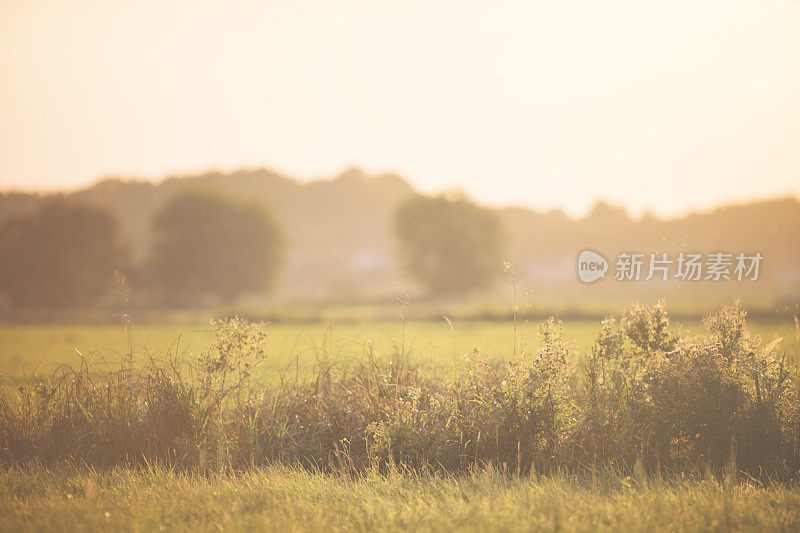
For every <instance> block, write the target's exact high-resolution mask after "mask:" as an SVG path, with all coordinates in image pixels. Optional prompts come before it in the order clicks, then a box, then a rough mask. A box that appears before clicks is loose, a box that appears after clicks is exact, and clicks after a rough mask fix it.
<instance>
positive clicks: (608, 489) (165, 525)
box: [0, 466, 800, 531]
mask: <svg viewBox="0 0 800 533" xmlns="http://www.w3.org/2000/svg"><path fill="white" fill-rule="evenodd" d="M798 528H800V489H798V488H797V487H794V488H792V487H787V486H783V485H778V484H770V485H762V484H758V483H755V482H739V483H735V484H732V483H727V484H726V483H725V482H718V481H715V480H709V479H706V480H701V479H696V480H683V481H681V480H675V481H672V482H667V481H662V480H659V479H650V480H636V479H631V478H626V477H620V476H615V475H598V476H597V477H595V478H594V479H592V478H591V477H587V478H570V477H566V476H550V477H547V478H538V479H535V478H534V479H532V478H528V477H521V478H516V477H515V476H504V475H502V474H499V473H498V472H496V471H494V470H480V471H475V472H473V473H472V474H467V475H461V476H432V475H425V474H417V475H414V474H401V473H398V472H393V473H389V474H388V475H382V474H377V473H370V472H367V473H365V474H363V475H361V476H358V477H356V478H349V477H345V476H335V475H323V474H315V473H311V472H308V471H303V470H293V469H283V468H267V469H259V470H252V471H248V472H246V473H244V474H241V475H237V476H229V475H211V476H202V477H201V476H187V475H181V474H175V473H172V472H169V471H166V470H161V469H157V468H154V469H151V470H145V471H133V470H123V469H116V470H113V471H110V472H98V471H91V470H88V471H87V470H86V469H85V468H78V469H76V468H74V467H66V466H65V467H63V468H60V469H57V470H44V469H41V468H33V469H27V470H25V471H8V470H6V471H0V530H2V531H18V530H22V529H25V530H41V531H56V530H58V531H72V530H87V531H89V530H91V531H98V530H121V531H165V530H166V531H386V530H389V531H391V530H411V531H453V530H462V531H733V530H744V531H796V530H797V529H798Z"/></svg>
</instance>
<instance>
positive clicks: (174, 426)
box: [0, 303, 800, 479]
mask: <svg viewBox="0 0 800 533" xmlns="http://www.w3.org/2000/svg"><path fill="white" fill-rule="evenodd" d="M702 326H703V327H702V328H701V331H702V333H701V334H699V335H696V336H689V335H685V334H683V333H682V332H681V331H679V330H677V329H675V328H673V326H672V325H671V323H670V320H669V316H668V314H667V312H666V310H665V308H664V305H663V303H659V304H657V305H655V306H650V307H647V306H641V305H633V306H630V307H628V308H627V309H626V310H625V312H624V313H623V314H622V316H620V317H609V318H608V319H606V320H605V321H604V322H603V323H602V325H601V328H600V331H599V332H598V335H597V338H596V341H595V343H594V346H593V347H592V349H591V351H590V352H589V353H586V354H576V353H575V349H574V347H573V346H572V344H571V343H570V342H568V341H567V340H566V339H565V338H564V335H563V325H562V324H561V322H560V321H558V320H557V319H555V318H551V319H549V320H547V321H546V322H544V323H543V324H542V325H541V327H540V332H539V335H540V346H541V347H540V349H539V350H538V351H537V352H536V353H525V351H524V350H521V351H520V353H517V354H516V356H515V357H513V358H511V359H510V360H490V359H488V358H485V357H482V356H481V355H480V354H473V355H472V356H470V358H469V362H468V363H469V364H468V365H467V366H466V368H467V370H466V371H462V372H460V373H458V372H456V371H455V370H454V375H453V376H445V377H442V376H436V375H435V374H432V373H430V372H426V371H425V369H423V368H422V367H420V366H413V365H411V364H409V361H408V354H407V353H405V348H404V346H405V343H403V344H401V345H400V347H399V348H398V349H397V350H396V353H395V354H394V356H393V357H392V360H391V362H384V361H382V360H379V359H378V358H377V357H376V356H375V354H374V353H373V351H372V350H371V348H370V346H369V345H365V346H364V347H363V350H364V354H363V357H361V358H360V360H358V361H355V362H350V363H343V362H338V363H337V362H335V361H334V362H331V361H325V362H324V363H323V362H322V361H321V363H320V364H319V365H318V366H317V368H316V369H315V371H314V372H313V373H312V374H311V375H308V376H302V375H300V373H299V372H293V371H288V372H286V374H285V375H283V376H282V378H281V381H280V383H279V384H277V385H274V386H267V385H265V384H263V383H259V382H258V380H257V379H255V378H254V373H253V372H254V369H255V367H256V366H257V365H258V363H259V361H261V360H263V358H265V357H268V349H267V348H268V330H267V329H266V327H265V326H264V325H262V324H253V323H248V322H246V321H245V320H243V319H241V318H235V319H232V320H227V321H221V322H217V323H214V330H215V333H216V338H215V341H214V342H213V344H212V345H211V346H210V347H209V349H208V350H207V352H206V353H204V354H203V355H202V356H201V357H199V358H198V359H197V360H195V361H183V362H181V361H176V360H175V359H174V358H172V357H164V358H161V359H154V358H146V359H144V360H139V361H135V360H128V361H126V363H125V364H123V365H122V367H121V368H120V369H117V370H111V369H108V368H106V369H103V370H98V369H96V368H93V367H90V366H89V365H88V364H83V365H80V366H78V367H76V368H72V367H63V368H61V369H59V370H58V371H57V372H56V373H55V374H54V375H52V376H51V377H50V378H48V379H41V380H39V381H37V382H36V383H25V384H21V385H20V386H19V387H18V389H17V390H16V393H14V394H8V393H5V394H3V395H2V396H0V464H7V465H20V464H25V463H30V462H36V463H44V464H50V463H58V462H64V461H78V462H85V463H88V464H90V465H93V466H108V465H129V466H130V465H154V464H158V465H163V466H168V467H171V468H178V469H183V470H192V471H201V472H203V471H218V472H219V471H223V472H224V471H233V470H242V469H247V468H249V467H253V466H261V465H269V464H286V465H293V466H302V467H308V468H312V469H321V470H323V471H337V472H340V473H344V474H353V473H356V472H363V471H366V470H367V469H379V470H380V469H392V468H403V469H408V470H420V471H430V470H432V471H450V472H457V471H468V470H469V469H471V468H473V467H475V466H476V465H477V466H483V465H487V464H491V465H494V467H495V468H497V469H499V470H501V471H505V472H508V473H517V474H530V473H543V474H547V473H553V472H564V471H574V470H582V471H592V470H593V469H596V468H614V469H618V470H621V471H623V472H624V471H627V472H629V473H632V474H635V475H648V474H661V473H687V472H688V473H693V472H699V473H702V472H705V473H709V472H711V473H715V474H718V475H720V476H726V475H727V476H736V475H738V474H740V473H746V474H748V475H750V476H755V477H770V478H779V479H795V478H797V476H798V469H799V468H800V397H798V391H799V390H800V381H799V379H800V378H799V376H800V373H799V372H798V369H797V367H796V366H790V365H789V364H788V363H787V361H786V358H785V354H783V353H782V352H781V351H780V350H779V347H778V345H777V343H771V344H767V345H765V344H764V343H762V342H761V341H760V339H758V338H755V337H753V336H752V335H750V333H749V332H748V330H747V325H746V312H745V311H744V309H742V307H741V306H740V305H739V304H735V305H732V306H726V307H723V308H721V309H720V310H718V311H717V312H716V313H713V314H711V315H709V316H708V317H706V318H705V319H704V321H703V324H702ZM515 346H516V343H515Z"/></svg>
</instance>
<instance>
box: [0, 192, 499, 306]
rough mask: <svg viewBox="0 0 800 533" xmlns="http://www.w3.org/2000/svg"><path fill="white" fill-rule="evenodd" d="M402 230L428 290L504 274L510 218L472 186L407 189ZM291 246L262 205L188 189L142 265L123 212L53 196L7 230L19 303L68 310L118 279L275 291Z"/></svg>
mask: <svg viewBox="0 0 800 533" xmlns="http://www.w3.org/2000/svg"><path fill="white" fill-rule="evenodd" d="M364 223H365V224H368V223H369V221H368V220H365V221H364ZM393 231H394V235H395V237H396V255H397V260H398V261H399V263H400V264H401V265H402V266H403V269H404V271H405V273H406V274H407V275H408V276H409V277H410V278H411V279H413V280H414V281H415V282H417V283H419V285H420V286H421V287H422V288H423V289H424V290H425V291H426V292H427V293H428V294H429V295H434V296H435V295H462V294H464V293H466V292H469V291H472V290H475V289H480V288H485V287H487V286H488V285H490V284H491V283H492V281H493V280H494V279H495V277H496V276H497V274H499V272H500V271H501V259H502V255H503V250H504V243H505V239H504V232H503V230H502V227H501V223H500V220H499V218H498V216H497V215H496V213H495V212H494V211H492V210H490V209H487V208H484V207H482V206H479V205H476V204H475V203H474V202H472V201H471V200H470V199H469V198H467V197H466V196H464V195H461V194H441V195H437V196H424V195H420V194H414V195H412V196H410V197H408V198H407V199H406V200H404V201H402V202H401V203H400V204H399V205H398V206H397V207H396V209H395V211H394V214H393ZM289 245H290V243H287V240H286V238H285V237H284V231H283V229H282V228H281V226H280V225H279V224H278V223H277V222H276V221H275V219H274V218H273V216H272V215H271V214H270V212H269V210H268V209H267V208H266V207H264V206H263V205H261V204H259V203H257V202H252V201H247V200H243V199H239V198H235V197H232V196H227V195H224V194H219V193H214V192H210V191H200V190H187V191H183V192H179V193H177V194H176V195H174V196H172V197H170V198H169V199H167V200H166V201H165V202H164V204H163V205H161V206H160V208H159V209H157V210H156V211H155V213H154V214H153V216H152V217H151V220H150V243H149V253H148V255H147V258H146V259H145V260H144V261H141V262H139V263H136V262H134V261H132V259H131V253H130V250H129V247H128V246H127V244H126V243H125V242H124V240H123V239H122V237H121V234H120V225H119V222H118V220H117V218H116V216H115V214H114V213H112V212H111V211H109V210H108V209H105V208H101V207H98V206H95V205H92V204H88V203H83V202H80V201H77V200H72V199H67V198H64V197H57V198H50V199H46V200H44V201H43V202H42V203H41V205H40V206H39V208H38V210H37V211H36V212H34V213H33V214H30V215H24V216H17V217H12V218H9V219H8V220H6V222H5V223H4V224H3V225H2V227H0V297H3V298H5V299H6V301H7V302H8V304H10V306H11V307H13V308H16V309H22V308H48V309H66V308H75V307H87V306H91V305H94V304H96V303H97V302H98V301H99V300H101V299H102V298H103V297H106V296H107V295H108V294H109V292H110V291H111V290H112V289H114V288H116V289H118V290H119V291H120V292H121V294H122V296H123V297H125V298H127V296H128V294H129V292H130V290H131V285H133V289H134V290H136V291H137V292H140V291H141V292H144V293H146V294H148V295H149V297H150V298H151V300H152V301H153V302H154V303H157V304H159V305H166V306H183V305H197V304H202V303H203V302H207V301H218V302H224V303H231V302H233V301H235V300H236V298H237V297H238V296H240V295H242V294H243V293H248V292H257V291H258V292H268V291H269V290H270V289H273V288H274V287H275V286H276V283H277V280H278V274H279V272H280V270H281V268H283V267H284V266H285V263H286V261H285V257H286V249H287V246H289Z"/></svg>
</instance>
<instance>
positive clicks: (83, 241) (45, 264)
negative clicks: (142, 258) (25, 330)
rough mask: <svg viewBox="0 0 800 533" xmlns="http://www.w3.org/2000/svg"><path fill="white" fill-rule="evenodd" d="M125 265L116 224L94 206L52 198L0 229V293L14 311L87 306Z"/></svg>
mask: <svg viewBox="0 0 800 533" xmlns="http://www.w3.org/2000/svg"><path fill="white" fill-rule="evenodd" d="M126 264H127V252H126V249H125V247H123V246H122V245H121V243H120V241H119V236H118V229H117V220H116V218H115V217H114V215H113V214H112V213H111V212H110V211H107V210H105V209H102V208H99V207H95V206H91V205H88V204H82V203H78V202H76V201H71V200H65V199H63V198H56V199H53V200H48V201H46V202H45V203H43V204H42V205H41V207H40V208H39V209H38V211H36V213H34V214H32V215H28V216H20V217H15V218H11V219H9V220H7V221H6V223H5V224H3V226H2V228H1V229H0V292H2V293H4V294H5V295H6V296H7V297H8V298H9V300H10V301H11V303H12V305H14V306H15V307H67V306H85V305H87V304H91V303H93V302H95V301H96V300H97V299H98V298H99V297H100V296H101V295H102V294H103V293H104V292H105V291H107V290H108V289H109V288H111V286H112V284H113V279H114V272H115V270H118V269H122V268H124V267H125V266H126Z"/></svg>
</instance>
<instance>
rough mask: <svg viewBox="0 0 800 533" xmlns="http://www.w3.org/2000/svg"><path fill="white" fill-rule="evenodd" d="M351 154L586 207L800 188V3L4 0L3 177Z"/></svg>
mask: <svg viewBox="0 0 800 533" xmlns="http://www.w3.org/2000/svg"><path fill="white" fill-rule="evenodd" d="M350 165H358V166H361V167H363V168H365V169H366V170H368V171H371V172H380V171H393V172H397V173H399V174H401V175H403V176H405V177H406V178H408V179H409V180H411V181H412V182H413V183H414V184H415V185H416V186H417V187H419V188H421V189H423V190H426V191H435V190H440V189H443V188H452V187H461V188H463V189H464V190H466V191H467V192H468V193H470V194H471V195H472V196H474V197H475V198H477V199H479V200H481V201H484V202H489V203H492V204H506V203H516V204H526V205H531V206H534V207H538V208H549V207H562V208H564V209H566V210H567V211H569V212H571V213H579V212H581V211H583V210H585V209H586V208H587V207H588V206H589V205H590V204H591V203H592V202H593V201H594V200H595V199H596V198H598V197H602V198H606V199H609V200H611V201H614V202H617V203H621V204H624V205H625V206H627V207H629V208H630V209H631V210H632V211H633V212H635V213H641V212H642V211H644V210H646V209H649V210H653V211H655V212H656V213H658V214H664V215H669V214H675V213H679V212H681V211H684V210H686V209H690V208H706V207H709V206H712V205H717V204H720V203H724V202H728V201H737V200H746V199H750V198H756V197H758V198H761V197H767V196H776V195H784V194H787V193H794V194H797V193H800V179H798V178H800V2H793V1H787V2H777V1H763V2H737V1H731V0H724V1H720V2H716V1H715V2H683V1H676V0H667V1H663V2H646V1H642V0H636V1H630V2H608V1H599V0H594V1H587V2H571V1H566V0H561V1H554V2H536V1H520V2H498V1H491V2H468V1H465V0H460V1H456V2H433V1H420V2H417V1H408V0H404V1H402V2H378V1H374V0H372V1H363V2H323V1H297V0H292V1H281V2H277V1H271V2H252V1H243V0H242V1H237V0H227V1H224V2H223V1H219V2H204V1H199V0H183V1H172V2H169V1H160V2H156V1H145V0H132V1H121V0H120V1H112V0H95V1H80V0H53V1H34V0H18V1H14V0H11V1H9V0H0V189H9V188H14V189H27V190H29V189H53V188H70V187H76V186H80V185H85V184H87V183H90V182H92V181H94V180H96V179H97V178H99V177H101V176H108V175H121V176H126V177H143V178H152V179H157V178H160V177H163V176H164V175H165V174H172V173H182V172H199V171H203V170H206V169H209V168H218V169H222V170H233V169H235V168H238V167H241V166H249V167H254V166H268V167H271V168H274V169H276V170H279V171H282V172H285V173H287V174H289V175H293V176H296V177H298V178H301V179H310V178H317V177H328V176H331V175H334V174H336V173H337V172H339V171H341V170H342V169H343V168H345V167H347V166H350Z"/></svg>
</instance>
